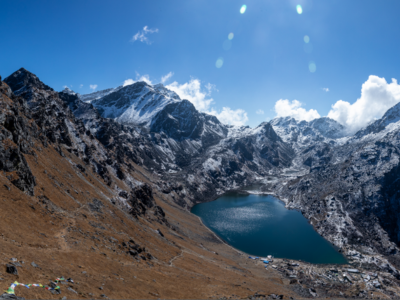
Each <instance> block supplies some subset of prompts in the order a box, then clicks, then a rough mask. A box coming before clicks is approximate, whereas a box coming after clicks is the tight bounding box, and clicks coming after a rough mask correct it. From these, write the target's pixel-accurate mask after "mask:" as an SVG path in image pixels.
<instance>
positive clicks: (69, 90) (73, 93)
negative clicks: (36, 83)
mask: <svg viewBox="0 0 400 300" xmlns="http://www.w3.org/2000/svg"><path fill="white" fill-rule="evenodd" d="M61 92H62V93H66V94H69V95H79V94H77V93H75V92H74V91H73V90H71V89H70V88H69V87H67V86H66V87H64V89H63V90H62V91H61Z"/></svg>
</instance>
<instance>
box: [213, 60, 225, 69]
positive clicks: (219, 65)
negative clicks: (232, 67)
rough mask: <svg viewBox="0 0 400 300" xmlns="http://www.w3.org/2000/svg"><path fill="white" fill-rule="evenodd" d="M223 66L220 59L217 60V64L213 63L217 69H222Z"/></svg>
mask: <svg viewBox="0 0 400 300" xmlns="http://www.w3.org/2000/svg"><path fill="white" fill-rule="evenodd" d="M223 64H224V59H223V58H222V57H220V58H218V59H217V62H216V63H215V66H216V67H217V68H218V69H219V68H221V67H222V65H223Z"/></svg>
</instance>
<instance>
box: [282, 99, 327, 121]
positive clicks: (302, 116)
mask: <svg viewBox="0 0 400 300" xmlns="http://www.w3.org/2000/svg"><path fill="white" fill-rule="evenodd" d="M302 105H303V104H302V103H301V102H300V101H298V100H293V101H292V102H290V101H289V100H283V99H280V100H278V101H276V103H275V112H276V116H277V117H292V118H294V119H296V120H306V121H311V120H314V119H317V118H320V117H321V116H320V115H319V113H318V112H317V111H316V110H315V109H310V110H306V109H304V108H302V107H301V106H302Z"/></svg>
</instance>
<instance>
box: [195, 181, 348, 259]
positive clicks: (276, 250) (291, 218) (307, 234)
mask: <svg viewBox="0 0 400 300" xmlns="http://www.w3.org/2000/svg"><path fill="white" fill-rule="evenodd" d="M257 188H258V186H257V185H255V186H250V187H247V188H245V189H243V190H244V191H249V193H250V194H246V193H243V192H242V193H240V192H228V193H226V194H224V195H223V196H221V197H220V198H218V199H217V200H215V201H212V202H207V203H201V204H197V205H195V206H194V207H193V208H192V210H191V212H192V213H193V214H195V215H197V216H198V217H200V218H201V220H202V221H203V223H204V225H206V226H207V227H208V228H210V229H211V230H212V231H213V232H214V233H215V234H217V235H218V236H219V237H220V238H221V239H222V240H224V241H225V242H227V243H228V244H229V245H231V246H232V247H234V248H236V249H238V250H240V251H242V252H245V253H247V254H249V255H253V256H260V257H266V256H267V255H273V256H274V257H276V258H287V259H293V260H301V261H305V262H309V263H315V264H345V263H347V260H346V258H345V257H344V256H343V255H342V254H341V253H339V252H338V251H337V249H336V248H335V247H334V246H333V245H332V244H331V243H330V242H328V241H327V240H325V239H324V238H323V237H322V236H320V235H319V234H318V233H317V232H316V231H315V230H314V228H313V227H312V226H311V224H309V223H308V221H307V219H306V218H305V217H304V216H303V215H302V214H301V212H299V211H296V210H288V209H286V208H285V205H284V204H283V203H282V202H281V201H280V200H278V199H277V198H275V197H273V196H271V195H266V194H260V193H258V194H257Z"/></svg>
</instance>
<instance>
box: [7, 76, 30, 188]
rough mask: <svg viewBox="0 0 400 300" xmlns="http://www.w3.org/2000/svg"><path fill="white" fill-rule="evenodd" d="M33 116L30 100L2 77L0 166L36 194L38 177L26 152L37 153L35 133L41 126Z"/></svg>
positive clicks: (14, 181)
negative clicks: (15, 94) (35, 149)
mask: <svg viewBox="0 0 400 300" xmlns="http://www.w3.org/2000/svg"><path fill="white" fill-rule="evenodd" d="M29 117H30V114H29V110H28V107H27V104H26V102H25V101H24V100H23V99H22V98H18V97H15V96H14V94H13V93H12V91H11V89H10V87H9V86H8V85H7V84H5V83H3V82H2V81H1V80H0V170H2V171H3V172H5V175H6V177H7V178H8V179H9V180H10V182H11V183H12V184H13V185H15V186H16V187H17V188H19V189H20V190H21V191H24V192H26V193H28V194H29V195H33V194H34V187H35V185H36V181H35V177H34V176H33V174H32V172H31V170H30V168H29V165H28V163H27V161H26V159H25V155H34V152H33V151H32V147H33V141H32V136H37V135H38V129H37V127H36V126H35V124H32V123H30V120H29V119H28V118H29Z"/></svg>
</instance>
